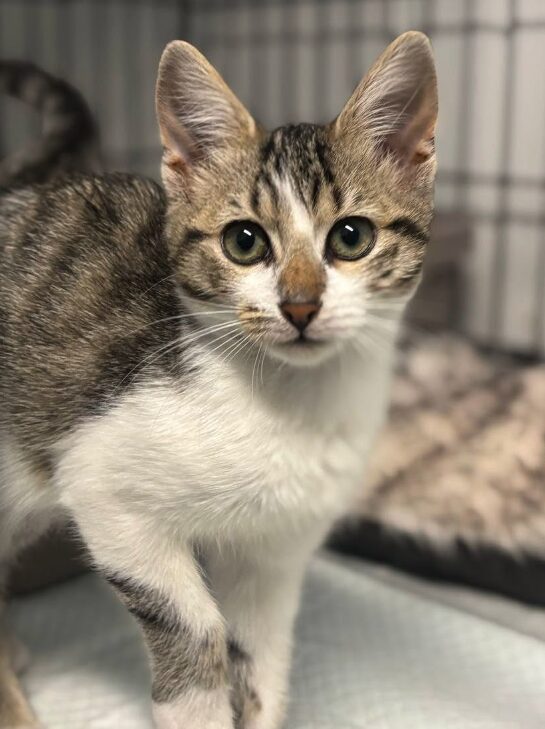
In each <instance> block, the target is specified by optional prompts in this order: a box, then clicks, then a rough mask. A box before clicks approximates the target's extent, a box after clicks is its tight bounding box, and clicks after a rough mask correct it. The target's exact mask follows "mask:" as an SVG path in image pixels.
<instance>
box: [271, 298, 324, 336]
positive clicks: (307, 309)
mask: <svg viewBox="0 0 545 729" xmlns="http://www.w3.org/2000/svg"><path fill="white" fill-rule="evenodd" d="M319 310H320V304H317V303H316V302H313V301H309V302H307V303H305V304H295V303H291V302H290V301H284V302H283V303H282V304H280V311H281V312H282V314H283V316H284V318H285V319H287V320H288V321H289V323H290V324H293V326H294V327H295V328H296V329H297V330H299V331H300V332H301V333H302V332H304V331H305V329H306V328H307V327H308V325H309V324H310V322H311V321H312V320H313V319H314V317H315V316H316V314H317V313H318V311H319Z"/></svg>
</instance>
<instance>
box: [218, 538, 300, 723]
mask: <svg viewBox="0 0 545 729" xmlns="http://www.w3.org/2000/svg"><path fill="white" fill-rule="evenodd" d="M310 551H311V550H310V549H308V548H305V549H300V550H299V551H298V552H297V553H296V554H294V553H293V552H292V553H291V555H289V556H288V555H287V554H285V555H283V556H282V557H279V558H271V557H270V555H269V556H264V558H263V559H260V558H259V557H257V558H256V555H255V554H254V555H248V556H247V557H246V558H244V557H241V556H240V555H238V556H237V557H236V558H234V557H233V558H230V557H229V556H228V555H225V554H223V555H215V556H214V557H213V558H212V559H211V560H210V563H209V569H210V574H211V581H212V585H213V588H214V592H215V594H216V595H217V596H218V600H219V603H220V607H221V610H222V613H223V615H224V617H225V619H226V621H227V624H228V631H229V638H228V653H229V678H230V682H231V701H232V704H233V713H234V717H235V727H236V729H280V727H281V726H282V724H283V720H284V715H285V711H286V705H287V699H288V683H289V671H290V661H291V644H292V632H293V623H294V618H295V615H296V612H297V608H298V604H299V596H300V591H301V582H302V577H303V572H304V568H305V565H306V563H307V561H308V557H309V553H310Z"/></svg>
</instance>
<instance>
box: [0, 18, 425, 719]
mask: <svg viewBox="0 0 545 729" xmlns="http://www.w3.org/2000/svg"><path fill="white" fill-rule="evenodd" d="M436 110H437V94H436V77H435V70H434V64H433V59H432V55H431V49H430V45H429V42H428V40H427V39H426V37H425V36H423V35H422V34H420V33H416V32H410V33H406V34H404V35H403V36H401V37H400V38H398V39H397V41H395V42H394V43H393V44H392V45H390V46H389V47H388V49H387V50H386V51H385V52H384V53H383V55H382V56H381V57H380V58H379V60H378V61H377V62H376V63H375V65H374V66H373V68H372V69H371V71H370V72H369V74H368V75H367V76H366V77H365V78H364V80H363V81H362V82H361V83H360V85H359V86H358V87H357V89H356V91H355V92H354V94H353V95H352V97H351V98H350V100H349V101H348V103H347V105H346V106H345V108H344V109H343V110H342V112H341V113H340V115H339V116H338V117H337V118H336V119H335V120H334V121H333V122H332V123H331V124H328V125H326V126H315V125H310V124H300V125H295V126H287V127H283V128H280V129H277V130H275V131H274V132H272V133H267V132H265V130H263V129H262V128H261V127H260V126H259V125H258V124H257V123H256V122H255V121H254V120H253V119H252V117H251V116H250V115H249V113H248V112H247V111H246V110H245V109H244V107H243V106H242V104H241V103H240V102H239V101H238V100H237V99H236V98H235V96H234V95H233V93H232V92H231V91H230V90H229V89H228V88H227V86H226V85H225V83H224V82H223V80H222V79H221V77H220V76H219V75H218V74H217V72H216V71H215V70H214V69H213V68H212V67H211V66H210V65H209V64H208V62H207V61H206V60H205V59H204V58H203V56H202V55H201V54H200V53H199V52H198V51H197V50H195V49H194V48H193V47H191V46H190V45H188V44H187V43H183V42H173V43H171V44H170V45H169V46H168V47H167V49H166V50H165V52H164V55H163V57H162V60H161V64H160V68H159V77H158V84H157V114H158V120H159V126H160V131H161V138H162V141H163V146H164V157H163V164H162V176H163V182H164V189H165V192H163V190H162V189H161V188H160V187H158V186H157V185H156V184H155V183H153V182H151V181H149V180H145V179H141V178H139V177H136V176H129V175H119V174H116V175H105V176H103V177H98V176H84V175H81V176H72V177H67V178H62V179H56V180H55V181H53V182H51V183H47V184H44V185H41V186H30V185H29V186H20V185H19V186H17V188H16V189H13V190H12V191H10V190H9V189H7V190H5V191H4V193H3V195H2V196H1V197H0V238H1V241H2V242H1V257H0V311H1V312H2V314H1V319H0V322H1V324H0V326H1V339H2V345H1V351H0V378H1V379H0V387H1V390H2V402H3V407H2V412H1V414H0V433H1V439H0V444H1V445H0V449H1V455H0V458H1V463H2V474H1V481H0V518H1V520H2V524H1V526H0V534H1V535H2V541H1V549H2V553H1V559H2V561H3V562H4V563H7V560H8V558H11V557H12V556H13V555H14V553H15V552H16V551H17V550H18V549H19V548H20V546H21V545H22V544H24V543H25V542H27V541H28V540H30V539H35V538H36V537H37V536H38V534H39V533H40V532H41V531H43V530H44V529H46V528H47V527H48V526H49V525H50V524H51V523H53V522H54V521H55V520H56V519H58V518H60V517H61V516H62V515H64V514H68V515H70V516H71V517H72V518H73V519H74V521H75V522H76V524H77V526H78V529H79V530H80V532H81V535H82V537H83V539H84V540H85V542H86V544H87V546H88V548H89V550H90V552H91V554H92V556H93V559H94V561H95V563H96V566H97V569H99V570H101V572H102V573H103V575H104V577H105V578H106V579H107V580H109V582H110V583H111V585H112V586H113V587H114V589H115V590H116V591H117V592H118V593H119V596H120V598H121V599H122V600H123V601H124V603H125V604H126V605H127V607H128V609H129V610H130V612H131V613H132V614H133V615H134V616H135V618H136V619H137V620H138V621H139V623H140V624H141V626H142V630H143V634H144V637H145V639H146V642H147V646H148V649H149V654H150V660H151V667H152V678H153V686H152V694H153V695H152V698H153V714H154V721H155V725H156V727H157V729H182V728H183V729H192V728H195V729H233V728H234V727H237V729H242V728H244V729H278V727H280V726H281V724H282V720H283V716H284V711H285V704H286V694H287V684H288V672H289V662H290V645H291V632H292V624H293V620H294V616H295V613H296V610H297V606H298V601H299V593H300V588H301V581H302V577H303V573H304V569H305V565H306V564H307V562H308V560H309V557H310V555H311V554H312V552H313V551H314V550H315V548H316V547H317V546H318V545H319V544H320V543H321V541H322V540H323V538H324V535H325V534H326V532H327V531H328V529H329V528H330V526H331V524H332V523H333V522H334V521H335V520H336V519H337V518H338V517H339V516H340V515H341V514H343V513H344V512H346V511H347V510H348V508H349V506H350V504H351V502H352V500H353V499H354V498H355V496H356V494H357V491H358V486H359V483H360V479H361V474H362V472H363V470H364V468H365V463H366V460H367V456H368V453H369V450H370V448H371V445H372V443H373V440H374V437H375V434H376V432H377V429H378V428H379V426H380V424H381V422H382V420H383V417H384V411H385V409H386V405H387V399H388V383H389V379H390V364H391V360H392V352H393V347H394V340H395V334H396V330H397V324H398V320H399V317H400V315H401V312H402V310H403V307H404V304H405V302H406V301H407V300H408V298H409V297H410V296H411V294H412V293H413V291H414V289H415V287H416V285H417V282H418V280H419V277H420V271H421V267H422V262H423V257H424V252H425V248H426V241H427V239H428V230H429V224H430V219H431V215H432V206H433V178H434V173H435V155H434V144H433V135H434V126H435V120H436ZM11 685H12V684H11V683H5V684H4V686H3V688H2V691H3V692H4V696H6V698H5V699H4V703H3V706H4V708H3V709H2V711H4V717H3V718H2V719H0V726H2V727H5V726H6V723H8V724H9V721H10V719H9V717H8V718H6V713H7V714H8V715H9V712H10V710H12V709H11V708H10V707H12V706H13V705H14V704H13V702H12V703H11V704H10V700H11V699H10V693H9V692H10V690H11V688H10V687H11ZM0 705H2V704H1V702H0ZM5 707H7V709H6V708H5ZM13 723H15V724H16V725H17V722H13V721H12V724H13ZM17 726H19V727H22V726H30V722H29V721H27V720H26V719H25V720H23V721H20V722H19V724H18V725H17Z"/></svg>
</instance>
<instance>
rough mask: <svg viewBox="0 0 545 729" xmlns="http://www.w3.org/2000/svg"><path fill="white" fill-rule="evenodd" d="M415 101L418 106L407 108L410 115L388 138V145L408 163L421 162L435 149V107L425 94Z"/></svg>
mask: <svg viewBox="0 0 545 729" xmlns="http://www.w3.org/2000/svg"><path fill="white" fill-rule="evenodd" d="M423 96H424V98H422V96H421V98H420V99H419V101H418V102H417V103H418V105H419V108H418V107H417V108H416V109H414V108H413V109H412V110H411V109H408V110H407V111H408V113H409V114H410V117H409V119H408V121H407V123H406V124H404V125H403V126H402V127H401V129H399V130H398V131H397V132H395V133H394V134H392V135H391V136H390V138H389V139H388V146H390V147H391V148H392V149H394V150H395V151H396V152H397V154H398V155H399V156H401V157H403V158H405V160H407V161H408V162H409V163H412V164H421V163H422V162H425V161H426V160H428V159H429V158H430V157H431V156H432V155H433V153H434V151H435V117H436V113H435V109H434V108H433V107H432V105H431V104H430V103H429V101H428V99H427V98H426V95H425V94H424V95H423Z"/></svg>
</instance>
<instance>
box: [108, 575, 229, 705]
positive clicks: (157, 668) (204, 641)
mask: <svg viewBox="0 0 545 729" xmlns="http://www.w3.org/2000/svg"><path fill="white" fill-rule="evenodd" d="M105 577H106V579H107V580H108V582H109V583H110V584H111V585H112V586H113V587H114V588H115V589H116V590H117V592H118V593H119V595H120V597H121V600H122V601H123V603H124V604H125V606H126V607H127V609H128V610H129V612H130V613H131V614H132V615H134V617H135V618H136V619H137V620H138V622H139V623H140V626H141V628H142V631H143V633H144V637H145V640H146V643H147V645H148V649H149V651H150V656H151V664H152V673H153V686H152V697H153V700H154V701H155V702H157V703H165V702H169V701H172V700H174V699H175V698H176V697H178V696H180V695H181V694H183V693H185V692H187V691H188V690H190V689H192V688H200V689H203V690H212V689H215V688H217V687H218V686H221V685H222V684H223V683H225V681H226V676H227V651H226V646H225V640H224V637H223V635H222V633H221V632H220V631H217V632H211V631H210V632H209V633H208V634H206V635H205V636H204V637H197V636H195V635H194V633H193V631H192V630H191V627H190V626H189V625H186V624H184V623H183V622H182V621H181V619H180V617H179V616H178V615H177V614H176V610H175V608H174V606H173V605H171V604H169V601H168V599H167V598H165V597H164V596H163V595H161V594H160V593H158V592H157V591H154V590H151V589H150V588H148V587H144V586H142V585H139V584H137V583H136V582H134V581H132V580H130V579H126V578H122V577H119V576H117V575H112V574H106V575H105Z"/></svg>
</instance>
